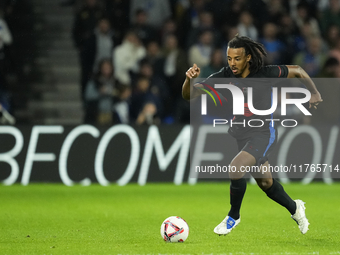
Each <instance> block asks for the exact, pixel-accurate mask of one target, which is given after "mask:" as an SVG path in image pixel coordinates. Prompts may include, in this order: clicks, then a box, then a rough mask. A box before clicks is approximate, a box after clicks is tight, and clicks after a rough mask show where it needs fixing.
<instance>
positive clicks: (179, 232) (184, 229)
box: [161, 216, 189, 243]
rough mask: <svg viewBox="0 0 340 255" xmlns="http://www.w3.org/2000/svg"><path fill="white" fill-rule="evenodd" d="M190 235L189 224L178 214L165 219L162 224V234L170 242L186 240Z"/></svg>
mask: <svg viewBox="0 0 340 255" xmlns="http://www.w3.org/2000/svg"><path fill="white" fill-rule="evenodd" d="M188 235H189V226H188V224H187V223H186V221H185V220H183V219H182V218H181V217H178V216H171V217H169V218H167V219H165V220H164V221H163V223H162V225H161V236H162V238H163V239H164V241H166V242H169V243H177V242H184V241H185V240H186V239H187V238H188Z"/></svg>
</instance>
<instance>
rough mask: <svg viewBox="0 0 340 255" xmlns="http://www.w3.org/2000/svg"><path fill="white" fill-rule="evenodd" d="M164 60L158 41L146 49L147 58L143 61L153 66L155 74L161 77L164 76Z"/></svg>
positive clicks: (149, 44)
mask: <svg viewBox="0 0 340 255" xmlns="http://www.w3.org/2000/svg"><path fill="white" fill-rule="evenodd" d="M162 58H163V55H162V52H161V49H160V46H159V44H158V42H157V41H151V42H149V43H148V45H147V47H146V56H145V58H144V59H143V60H144V61H146V62H148V63H150V64H151V66H152V68H153V69H154V72H155V73H156V74H157V75H158V76H161V75H162V74H163V70H162V67H161V65H160V63H161V61H162Z"/></svg>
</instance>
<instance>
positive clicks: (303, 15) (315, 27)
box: [295, 2, 321, 36]
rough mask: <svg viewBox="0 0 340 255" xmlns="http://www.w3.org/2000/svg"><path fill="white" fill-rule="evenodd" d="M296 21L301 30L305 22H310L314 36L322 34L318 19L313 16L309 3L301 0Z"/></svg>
mask: <svg viewBox="0 0 340 255" xmlns="http://www.w3.org/2000/svg"><path fill="white" fill-rule="evenodd" d="M295 21H296V24H297V26H298V27H299V29H300V30H301V29H302V26H303V25H304V24H306V23H309V24H310V27H311V33H312V34H313V36H320V34H321V33H320V29H319V24H318V21H317V20H316V19H315V18H313V17H312V16H311V14H310V10H309V5H308V4H307V3H303V2H301V3H299V4H298V5H297V17H296V19H295Z"/></svg>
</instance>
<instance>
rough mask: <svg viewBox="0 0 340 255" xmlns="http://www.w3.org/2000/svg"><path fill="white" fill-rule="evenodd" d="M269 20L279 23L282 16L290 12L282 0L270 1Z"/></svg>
mask: <svg viewBox="0 0 340 255" xmlns="http://www.w3.org/2000/svg"><path fill="white" fill-rule="evenodd" d="M267 6H268V15H269V16H268V22H271V23H274V24H276V25H278V24H279V23H280V20H281V18H282V16H283V15H284V14H285V13H287V12H288V10H287V8H286V6H285V5H284V3H283V1H281V0H269V3H268V5H267Z"/></svg>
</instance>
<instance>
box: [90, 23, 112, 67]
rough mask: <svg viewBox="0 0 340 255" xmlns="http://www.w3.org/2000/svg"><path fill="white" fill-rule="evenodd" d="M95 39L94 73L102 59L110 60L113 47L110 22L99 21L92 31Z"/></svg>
mask: <svg viewBox="0 0 340 255" xmlns="http://www.w3.org/2000/svg"><path fill="white" fill-rule="evenodd" d="M94 37H95V41H94V43H95V62H94V71H95V72H96V71H97V70H98V67H99V63H100V61H101V60H102V59H110V58H111V57H112V50H113V46H114V33H113V31H112V30H111V25H110V21H109V20H108V19H105V18H104V19H101V20H100V21H99V22H98V26H97V27H96V29H95V31H94Z"/></svg>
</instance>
